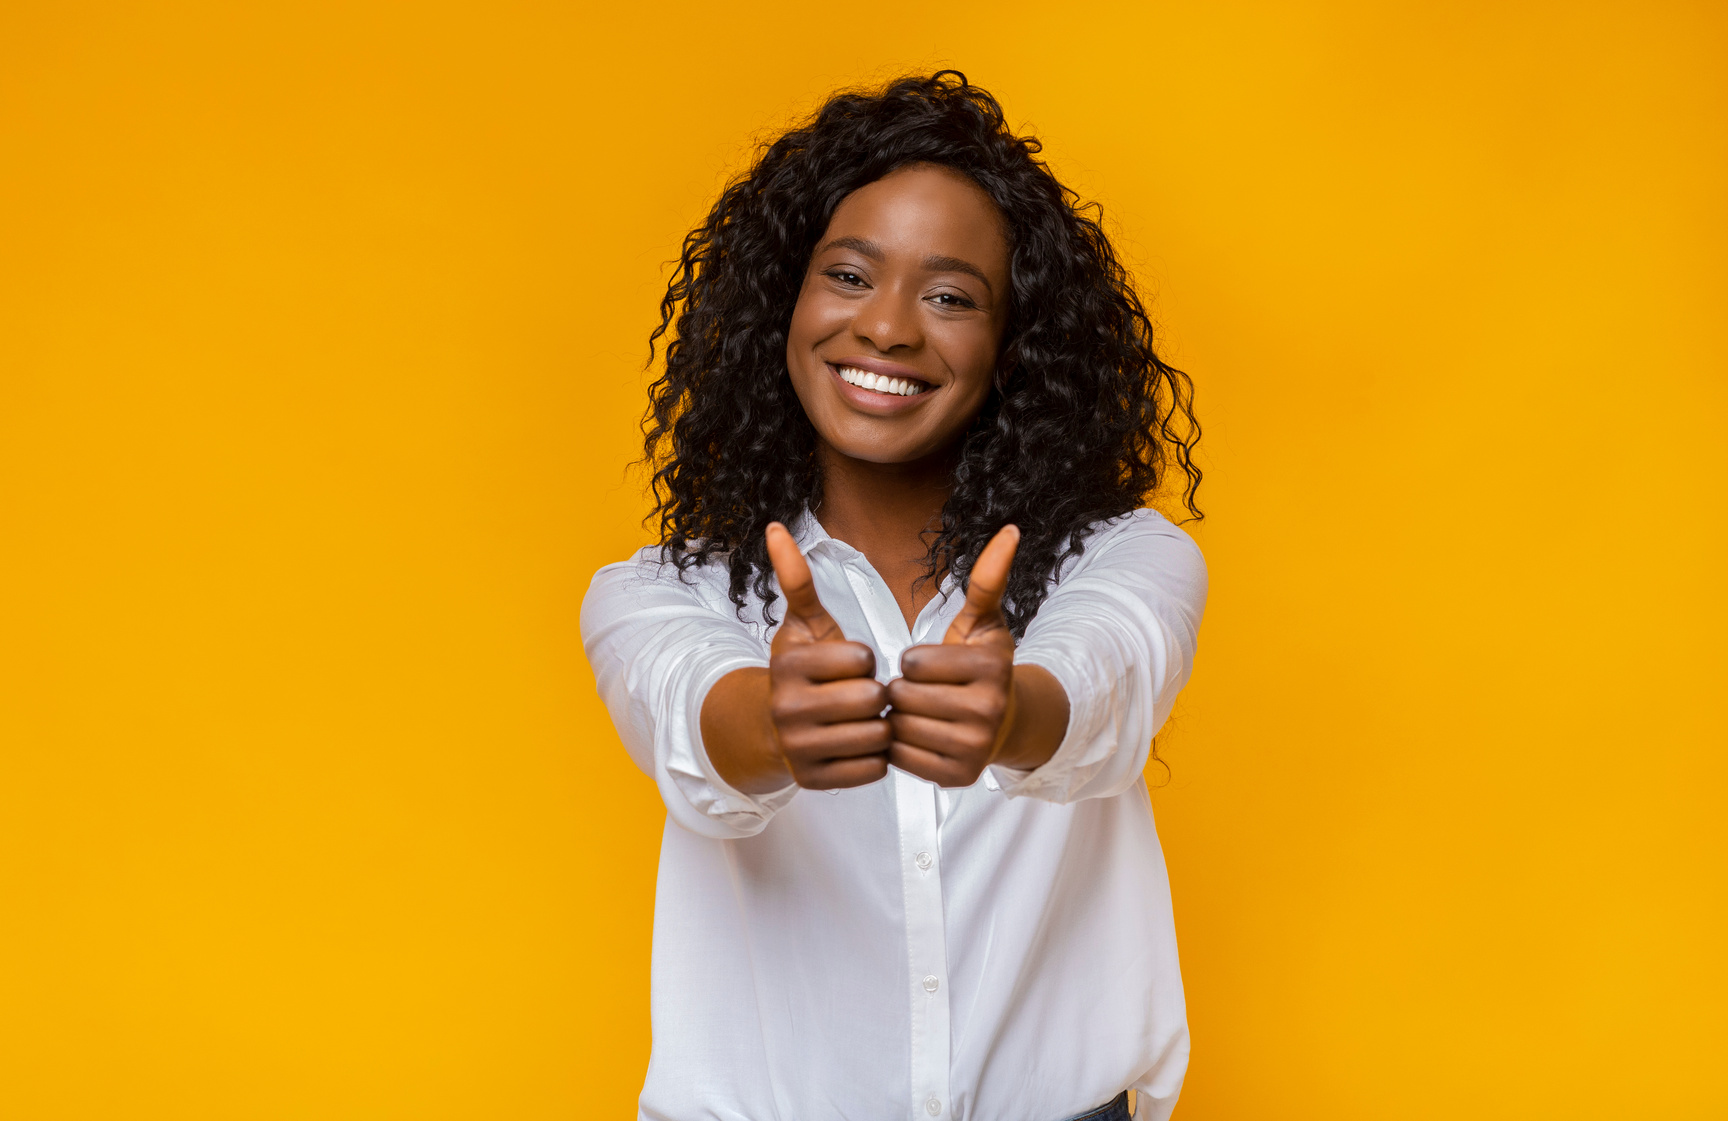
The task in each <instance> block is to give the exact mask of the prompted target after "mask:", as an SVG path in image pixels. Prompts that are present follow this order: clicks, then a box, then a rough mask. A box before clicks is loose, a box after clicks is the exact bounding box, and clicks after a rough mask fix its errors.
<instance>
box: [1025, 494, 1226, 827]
mask: <svg viewBox="0 0 1728 1121" xmlns="http://www.w3.org/2000/svg"><path fill="white" fill-rule="evenodd" d="M1089 544H1090V547H1089V548H1088V549H1087V551H1086V552H1085V553H1084V554H1083V555H1082V556H1081V557H1080V558H1079V559H1078V560H1077V561H1076V562H1075V563H1074V565H1073V567H1072V568H1071V569H1070V570H1069V572H1068V573H1067V574H1066V575H1065V576H1064V578H1063V580H1062V582H1061V583H1060V584H1058V585H1057V587H1056V588H1055V590H1053V591H1052V592H1051V593H1050V597H1049V598H1048V599H1046V600H1045V601H1044V603H1043V605H1042V607H1040V609H1039V611H1038V615H1037V617H1036V618H1035V619H1033V620H1032V625H1031V626H1030V627H1028V628H1027V630H1026V637H1025V638H1024V639H1022V640H1021V643H1020V648H1019V650H1017V651H1016V652H1015V656H1014V660H1015V663H1016V665H1015V668H1016V670H1017V671H1018V670H1020V669H1022V668H1024V667H1026V666H1028V665H1037V666H1041V667H1042V668H1044V669H1045V670H1046V671H1047V672H1049V673H1050V674H1051V675H1052V676H1054V677H1055V678H1056V679H1057V680H1058V681H1060V682H1061V684H1062V687H1063V690H1064V691H1065V692H1066V693H1067V695H1068V698H1069V703H1070V717H1069V722H1068V730H1067V733H1066V735H1065V736H1064V738H1063V741H1062V745H1061V746H1060V748H1058V749H1057V751H1056V753H1055V754H1054V755H1053V756H1052V757H1051V758H1050V760H1049V761H1048V762H1046V763H1045V764H1044V765H1043V766H1042V767H1039V768H1037V769H1035V770H1032V771H1030V772H1026V771H1024V770H1021V769H1009V768H1007V767H1001V768H998V769H997V771H996V775H997V778H998V779H999V780H1000V781H1001V783H1002V789H1003V792H1004V793H1006V794H1008V795H1009V796H1010V797H1017V796H1026V797H1032V798H1038V799H1041V800H1044V801H1050V802H1075V801H1079V800H1080V799H1083V798H1105V797H1110V796H1112V795H1115V794H1120V793H1122V792H1123V791H1125V790H1127V789H1129V788H1130V787H1131V786H1133V785H1134V784H1135V783H1136V782H1138V781H1140V776H1141V772H1142V771H1143V770H1144V769H1145V766H1146V759H1147V757H1148V755H1149V754H1150V751H1151V745H1152V737H1153V736H1154V735H1156V734H1157V732H1158V730H1159V729H1160V728H1161V727H1162V726H1163V724H1164V721H1165V719H1166V718H1167V717H1168V716H1169V715H1170V710H1171V708H1172V707H1173V706H1174V705H1175V703H1176V696H1177V694H1178V693H1179V692H1180V691H1181V690H1182V687H1183V686H1184V685H1186V684H1187V682H1188V678H1189V675H1190V674H1191V672H1192V670H1193V667H1194V655H1195V650H1196V647H1197V638H1198V633H1199V629H1200V620H1201V616H1202V613H1203V612H1204V610H1205V606H1206V592H1207V579H1206V562H1205V560H1204V558H1202V557H1201V555H1200V550H1199V549H1198V548H1197V547H1196V546H1195V544H1194V542H1193V541H1192V540H1191V539H1190V538H1189V537H1188V535H1187V534H1186V533H1184V532H1182V530H1181V529H1179V528H1177V527H1176V526H1174V525H1171V524H1170V523H1169V522H1168V521H1166V520H1165V519H1164V518H1163V517H1161V516H1160V515H1158V514H1157V513H1155V512H1154V511H1151V510H1140V511H1136V512H1135V513H1133V514H1130V515H1128V517H1126V518H1124V519H1122V520H1120V521H1118V522H1114V523H1112V524H1111V526H1110V527H1109V528H1108V529H1106V530H1104V531H1101V532H1100V533H1098V534H1097V535H1095V536H1094V537H1093V539H1092V541H1091V542H1090V543H1089Z"/></svg>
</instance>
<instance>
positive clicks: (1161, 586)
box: [1061, 507, 1207, 614]
mask: <svg viewBox="0 0 1728 1121" xmlns="http://www.w3.org/2000/svg"><path fill="white" fill-rule="evenodd" d="M1084 545H1085V551H1084V552H1082V553H1081V554H1080V555H1079V556H1078V557H1073V558H1071V559H1070V560H1069V561H1068V563H1067V564H1065V565H1064V566H1063V572H1062V575H1061V581H1066V580H1069V579H1071V578H1075V579H1078V578H1087V577H1097V578H1104V579H1113V580H1126V581H1129V582H1131V583H1134V584H1138V585H1150V586H1152V587H1155V588H1156V589H1157V590H1158V591H1160V592H1163V593H1164V594H1166V595H1169V596H1171V597H1173V598H1174V599H1176V600H1178V601H1180V602H1181V603H1183V604H1184V605H1187V606H1189V607H1191V608H1192V609H1193V610H1194V611H1195V613H1196V614H1198V612H1199V610H1200V609H1201V608H1203V607H1204V605H1205V603H1206V590H1207V578H1206V558H1205V556H1204V555H1202V554H1201V552H1200V546H1199V545H1197V544H1195V543H1194V539H1193V538H1192V537H1190V536H1189V535H1188V533H1187V532H1186V531H1185V530H1184V529H1183V528H1182V527H1181V526H1179V525H1176V524H1175V523H1173V522H1172V521H1170V519H1168V518H1166V517H1165V516H1164V515H1163V514H1161V513H1159V512H1158V511H1157V510H1154V509H1151V508H1150V507H1142V508H1141V509H1138V510H1132V511H1130V512H1128V513H1126V514H1123V515H1122V516H1120V517H1116V518H1110V519H1108V520H1106V521H1102V522H1097V523H1095V525H1094V527H1093V531H1092V534H1091V535H1090V536H1089V537H1087V539H1086V541H1085V543H1084Z"/></svg>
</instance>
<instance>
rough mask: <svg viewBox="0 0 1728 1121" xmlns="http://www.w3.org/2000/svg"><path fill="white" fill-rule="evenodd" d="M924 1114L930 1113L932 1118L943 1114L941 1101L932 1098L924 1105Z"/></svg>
mask: <svg viewBox="0 0 1728 1121" xmlns="http://www.w3.org/2000/svg"><path fill="white" fill-rule="evenodd" d="M924 1112H925V1113H928V1114H929V1115H930V1116H932V1117H934V1116H936V1115H937V1114H938V1113H941V1112H942V1102H941V1100H940V1099H938V1098H931V1099H930V1100H929V1101H927V1102H925V1103H924Z"/></svg>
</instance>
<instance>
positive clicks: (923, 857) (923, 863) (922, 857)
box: [913, 852, 936, 1101]
mask: <svg viewBox="0 0 1728 1121" xmlns="http://www.w3.org/2000/svg"><path fill="white" fill-rule="evenodd" d="M913 860H915V861H916V862H917V864H918V867H919V868H922V869H923V870H924V871H926V872H928V871H929V870H930V865H932V864H934V863H936V862H935V861H934V860H932V859H931V858H930V854H929V853H927V852H921V853H919V854H918V855H917V856H915V857H913ZM930 1100H931V1101H935V1100H936V1099H935V1098H931V1099H930Z"/></svg>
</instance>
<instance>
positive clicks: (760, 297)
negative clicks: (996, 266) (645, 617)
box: [643, 70, 1202, 637]
mask: <svg viewBox="0 0 1728 1121" xmlns="http://www.w3.org/2000/svg"><path fill="white" fill-rule="evenodd" d="M1040 151H1042V145H1041V144H1040V143H1039V142H1038V140H1037V139H1036V138H1035V137H1031V136H1016V135H1014V133H1013V132H1012V131H1011V130H1010V129H1009V128H1008V124H1007V122H1006V120H1005V119H1004V118H1003V114H1002V107H1001V106H1000V105H999V104H997V102H996V99H995V98H994V97H992V96H990V94H988V93H987V92H985V91H984V90H982V89H980V88H978V87H977V86H974V85H971V84H969V83H968V82H967V81H966V76H965V75H964V74H961V73H959V72H958V71H953V70H944V71H940V72H938V73H936V74H933V75H931V76H929V77H907V78H901V79H899V80H897V81H894V82H891V83H889V84H888V85H887V86H885V87H883V88H882V89H880V90H876V91H866V92H857V91H853V92H844V93H839V94H836V95H834V96H833V97H832V98H830V99H829V100H828V102H827V103H826V104H824V105H823V106H822V108H821V109H820V110H819V111H818V112H817V113H816V115H815V116H814V117H813V118H811V119H810V120H808V121H806V122H804V123H803V124H801V125H799V126H797V127H795V128H793V129H791V130H789V131H787V132H786V133H784V134H783V135H781V136H780V137H779V138H778V139H776V140H774V141H773V142H772V143H769V144H767V145H765V146H764V147H763V149H762V150H761V151H760V153H759V154H758V156H757V159H756V161H755V164H754V166H752V167H751V168H750V170H749V171H747V172H746V173H745V174H744V175H742V176H741V177H739V178H738V179H736V180H735V181H734V182H733V183H732V184H731V185H730V186H728V187H727V188H726V190H725V191H724V192H723V193H722V194H721V196H720V199H719V201H718V202H716V203H715V204H714V207H713V209H712V210H711V211H709V213H708V217H707V220H706V221H704V222H703V223H702V225H700V226H698V227H697V228H696V229H695V230H692V231H691V232H690V234H689V235H688V236H686V237H685V239H684V244H683V251H682V253H681V255H680V258H679V261H678V264H677V267H676V269H675V270H674V272H673V275H672V280H671V283H670V284H669V285H668V287H667V289H666V295H665V298H663V299H662V300H661V301H660V325H659V326H658V327H656V328H655V329H654V331H653V333H652V334H651V335H650V336H649V339H648V348H649V362H650V363H652V362H653V359H654V348H655V343H656V342H657V341H659V340H660V339H661V338H662V337H663V336H669V337H668V341H667V343H666V346H665V369H664V372H663V373H662V375H661V377H660V378H659V379H658V380H657V381H656V382H655V383H654V385H653V386H652V388H651V389H650V390H649V402H650V403H649V408H648V412H647V415H646V416H645V418H644V420H643V432H644V441H643V452H644V457H645V462H646V463H647V464H648V465H649V466H650V467H651V468H653V484H652V485H653V491H654V497H655V499H656V502H657V505H656V507H655V510H654V512H653V513H651V514H650V515H649V520H650V521H652V520H654V518H655V517H656V516H657V517H658V520H659V531H660V540H661V549H662V554H663V556H665V557H666V558H667V559H669V560H670V561H672V562H674V563H676V564H677V566H678V567H679V569H680V570H688V569H689V568H691V567H693V566H696V565H701V564H706V563H708V562H709V561H710V560H723V561H724V562H725V563H726V564H727V565H728V566H729V568H730V575H731V598H732V601H733V602H734V603H736V604H737V605H738V608H739V610H740V611H742V610H743V607H744V602H745V591H746V589H747V588H750V587H753V588H754V589H755V591H756V594H757V595H758V596H759V597H760V598H761V599H762V601H763V604H764V607H763V619H764V622H770V623H771V622H772V621H773V616H772V614H771V613H770V612H769V605H771V604H772V603H773V602H774V600H775V599H776V598H777V597H776V594H775V592H774V591H773V588H772V586H771V585H770V582H769V578H770V576H771V575H772V568H771V566H770V565H769V562H768V549H767V545H766V542H765V539H764V536H763V534H764V531H765V530H766V529H767V526H768V523H769V522H772V521H782V522H788V523H789V522H791V521H792V520H793V519H794V518H796V517H797V516H798V515H799V513H800V512H801V511H803V510H804V509H805V508H806V507H808V508H812V509H814V508H815V507H816V505H817V504H818V501H819V499H820V497H821V488H822V479H821V472H820V469H819V467H818V465H817V461H816V455H815V452H816V431H815V429H814V428H813V427H812V425H811V423H810V421H809V419H808V418H807V417H806V416H805V414H804V410H803V407H802V406H801V405H800V404H799V401H798V397H797V395H796V394H795V393H794V392H793V389H792V382H791V379H790V377H789V376H788V374H787V371H786V336H787V330H788V327H789V324H790V322H791V318H792V309H793V305H794V304H795V303H796V302H797V299H798V293H799V290H800V287H801V285H802V284H803V280H804V274H805V271H806V269H807V268H808V266H809V262H810V255H811V253H812V252H814V250H815V248H816V244H817V241H818V240H819V239H820V237H821V236H822V233H823V231H824V230H826V229H827V226H828V221H829V218H830V217H831V216H832V215H833V213H834V210H835V208H836V207H837V206H838V205H839V204H840V201H841V200H842V199H844V198H845V197H846V196H847V195H848V194H850V193H851V192H853V191H855V190H857V189H858V188H859V187H862V186H864V185H865V184H867V183H871V182H874V181H875V180H877V179H880V178H882V177H883V176H885V175H887V174H888V173H889V172H891V171H894V170H896V169H897V168H902V167H906V166H908V165H912V164H937V165H941V166H944V167H947V168H951V169H953V170H955V171H958V172H961V173H962V174H964V175H967V176H969V177H970V178H971V179H972V180H973V181H974V182H976V183H977V184H978V185H979V186H980V187H982V188H983V189H984V191H985V192H986V193H987V194H988V195H989V196H990V198H991V199H993V200H994V201H995V203H996V206H997V207H998V208H999V209H1000V210H1001V213H1002V215H1003V217H1004V218H1005V220H1006V225H1007V227H1008V230H1009V236H1010V242H1011V246H1010V254H1011V256H1010V278H1011V288H1012V294H1011V297H1010V305H1009V314H1008V320H1007V325H1006V330H1005V332H1004V334H1003V340H1002V351H1001V356H1000V359H999V362H998V366H997V373H996V378H995V385H994V387H993V388H992V391H991V393H990V395H989V397H988V398H987V400H986V401H985V404H984V407H983V409H982V410H981V411H980V413H979V414H978V417H977V418H976V420H975V421H974V422H973V423H972V425H971V427H970V429H968V431H967V432H966V434H965V436H964V438H963V442H962V444H961V448H960V452H959V457H958V462H957V465H956V467H955V468H954V477H953V489H952V492H951V495H950V497H949V499H948V501H947V503H946V504H945V505H944V507H943V510H942V524H941V528H940V530H939V532H937V533H935V534H934V535H933V536H932V540H931V544H930V551H929V554H928V557H927V562H926V563H927V566H928V568H927V574H928V575H929V576H935V575H937V574H938V573H939V572H943V571H946V572H950V573H952V574H953V575H954V576H955V578H956V579H957V580H958V581H959V583H960V585H961V586H964V584H965V581H966V579H967V576H968V574H969V573H970V570H971V566H972V563H973V562H974V561H975V560H976V559H977V557H978V554H979V552H980V551H981V550H982V549H983V548H984V545H985V543H986V542H987V541H989V539H990V537H991V535H993V534H994V533H995V532H996V531H997V530H998V529H1000V528H1001V527H1002V526H1003V525H1005V524H1007V523H1009V522H1012V523H1014V524H1015V525H1017V526H1019V527H1020V533H1021V538H1020V551H1019V554H1018V556H1017V559H1016V562H1015V564H1014V570H1013V574H1012V576H1011V577H1010V580H1009V585H1008V591H1007V595H1006V597H1005V599H1004V605H1003V606H1004V611H1005V613H1006V615H1007V617H1008V622H1009V625H1010V626H1011V627H1012V629H1013V631H1014V634H1015V636H1016V637H1020V636H1022V635H1023V634H1024V633H1025V630H1026V625H1027V624H1028V623H1029V622H1031V620H1032V617H1033V616H1034V615H1036V614H1037V612H1038V607H1039V605H1040V604H1041V603H1042V602H1043V601H1044V598H1045V596H1046V595H1047V594H1048V588H1049V584H1050V582H1051V580H1052V579H1054V578H1055V577H1056V576H1057V574H1058V572H1059V570H1060V568H1061V566H1062V564H1063V562H1064V561H1065V560H1067V559H1068V558H1069V557H1071V556H1074V555H1077V554H1078V553H1080V552H1082V551H1083V550H1084V548H1085V540H1086V538H1087V536H1088V535H1089V534H1090V532H1091V531H1092V529H1093V527H1094V525H1095V524H1096V523H1098V522H1099V521H1101V520H1104V519H1108V518H1113V517H1117V516H1119V515H1122V514H1126V513H1128V512H1129V511H1131V510H1133V509H1135V508H1136V507H1138V506H1140V505H1142V504H1143V503H1144V502H1145V501H1146V499H1147V498H1148V496H1149V495H1152V494H1154V493H1155V492H1157V491H1159V490H1160V488H1161V486H1162V484H1163V483H1164V481H1165V477H1166V475H1167V473H1168V472H1169V471H1170V469H1171V468H1172V467H1176V468H1179V469H1180V470H1181V472H1182V474H1183V476H1185V478H1184V480H1183V487H1182V492H1181V498H1182V503H1183V505H1184V506H1185V507H1186V508H1187V511H1188V513H1189V514H1190V515H1191V517H1192V518H1194V519H1198V518H1200V517H1202V514H1201V512H1200V509H1199V507H1198V506H1197V505H1196V504H1195V498H1194V496H1195V492H1196V490H1197V489H1198V487H1199V485H1200V475H1201V472H1200V468H1199V467H1198V466H1197V465H1196V464H1195V462H1194V458H1193V454H1192V453H1193V450H1194V446H1195V444H1196V443H1197V442H1198V440H1199V438H1200V425H1199V423H1198V422H1197V421H1196V419H1195V417H1194V408H1193V400H1194V390H1193V383H1192V382H1191V381H1190V380H1189V378H1188V376H1187V375H1186V374H1184V373H1182V372H1181V371H1180V370H1176V369H1174V368H1172V367H1170V366H1168V365H1166V364H1165V363H1164V362H1162V361H1160V360H1159V358H1158V355H1157V354H1156V353H1154V351H1153V347H1152V326H1151V323H1150V322H1149V321H1148V320H1147V317H1146V311H1145V308H1144V307H1143V306H1142V305H1141V302H1140V299H1139V297H1138V296H1137V295H1136V294H1135V292H1134V287H1133V284H1132V281H1131V280H1130V278H1129V276H1128V273H1127V271H1126V270H1125V269H1124V268H1123V267H1122V265H1121V263H1120V262H1119V261H1118V260H1117V259H1116V254H1115V252H1114V251H1113V250H1112V249H1111V247H1110V242H1109V240H1108V238H1106V236H1105V234H1104V231H1103V229H1102V228H1101V226H1100V225H1099V216H1100V212H1099V209H1098V207H1097V206H1096V204H1085V203H1082V202H1081V201H1080V199H1079V196H1078V195H1076V194H1075V193H1074V192H1073V191H1071V190H1069V189H1068V188H1066V187H1064V186H1063V185H1062V184H1061V183H1059V182H1058V181H1057V180H1056V177H1055V176H1054V175H1052V174H1051V172H1050V169H1049V168H1048V167H1047V166H1045V164H1044V163H1043V162H1042V161H1041V160H1039V159H1038V158H1037V157H1038V153H1039V152H1040Z"/></svg>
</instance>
